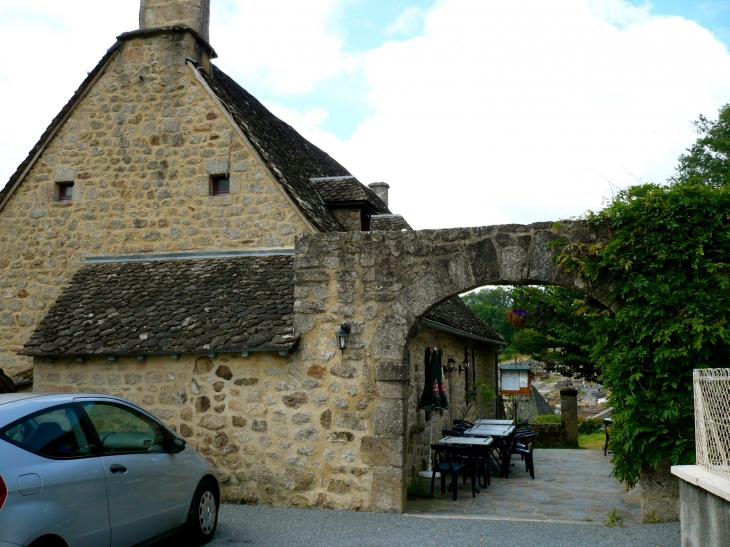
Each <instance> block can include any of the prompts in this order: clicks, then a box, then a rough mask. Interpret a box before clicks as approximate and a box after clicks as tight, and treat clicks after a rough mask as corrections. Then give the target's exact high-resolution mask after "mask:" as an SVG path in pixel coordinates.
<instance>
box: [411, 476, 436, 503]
mask: <svg viewBox="0 0 730 547" xmlns="http://www.w3.org/2000/svg"><path fill="white" fill-rule="evenodd" d="M432 497H433V494H432V493H431V481H430V480H427V479H426V477H420V476H419V477H413V478H412V479H411V480H410V482H409V483H408V499H409V500H420V499H431V498H432Z"/></svg>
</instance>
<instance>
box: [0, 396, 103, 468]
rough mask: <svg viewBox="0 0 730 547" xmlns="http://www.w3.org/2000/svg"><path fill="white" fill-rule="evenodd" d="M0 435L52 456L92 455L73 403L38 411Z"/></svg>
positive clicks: (18, 421)
mask: <svg viewBox="0 0 730 547" xmlns="http://www.w3.org/2000/svg"><path fill="white" fill-rule="evenodd" d="M0 438H4V439H6V440H8V441H11V442H13V443H15V444H17V445H19V446H21V447H23V448H25V449H26V450H30V451H31V452H35V453H36V454H40V455H42V456H48V457H50V458H76V457H80V456H86V455H89V454H91V447H90V446H89V441H88V439H87V437H86V435H85V434H84V431H83V429H82V428H81V424H80V423H79V418H78V416H77V414H76V412H75V410H74V409H73V406H71V405H64V406H59V407H55V408H52V409H48V410H44V411H41V412H36V413H34V414H31V415H30V416H26V417H25V418H21V419H20V420H17V421H15V422H13V423H12V424H10V425H8V426H6V427H5V428H3V429H2V430H0Z"/></svg>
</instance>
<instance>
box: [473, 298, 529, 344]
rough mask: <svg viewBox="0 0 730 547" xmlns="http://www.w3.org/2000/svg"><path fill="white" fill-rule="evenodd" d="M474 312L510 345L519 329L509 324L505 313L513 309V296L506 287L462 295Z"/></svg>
mask: <svg viewBox="0 0 730 547" xmlns="http://www.w3.org/2000/svg"><path fill="white" fill-rule="evenodd" d="M462 299H463V300H464V302H465V303H466V304H467V306H469V307H470V308H471V309H472V311H473V312H474V313H476V314H477V315H478V316H479V317H481V318H482V319H484V321H486V322H487V323H489V324H490V325H491V326H492V328H494V330H496V331H497V332H498V333H499V334H501V335H502V338H504V341H505V342H506V343H507V345H509V344H510V343H511V342H512V337H513V336H514V334H515V333H516V332H517V329H516V328H515V327H513V326H512V325H510V324H509V322H508V321H507V317H506V316H505V313H506V312H507V310H509V309H512V304H513V303H512V296H511V294H510V291H509V290H507V289H505V288H504V287H495V288H491V287H489V288H484V289H480V290H478V291H473V292H470V293H468V294H466V295H464V296H462Z"/></svg>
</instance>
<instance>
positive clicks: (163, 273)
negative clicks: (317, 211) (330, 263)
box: [20, 255, 297, 356]
mask: <svg viewBox="0 0 730 547" xmlns="http://www.w3.org/2000/svg"><path fill="white" fill-rule="evenodd" d="M293 333H294V257H293V256H291V255H273V256H243V257H236V258H205V259H191V260H160V261H137V262H115V263H106V264H89V265H86V266H84V267H83V268H81V269H80V270H79V271H78V272H77V273H76V274H75V275H74V276H73V278H72V279H71V282H70V283H69V284H68V285H67V286H66V288H65V289H64V290H63V292H62V293H61V296H60V297H59V298H58V300H56V302H55V304H54V305H53V306H52V307H51V309H50V311H49V312H48V314H47V315H46V316H45V318H44V319H43V321H41V323H40V325H38V328H37V329H36V330H35V332H34V333H33V335H32V336H31V337H30V339H29V340H28V342H26V344H25V347H24V348H23V350H22V351H21V352H20V353H21V354H22V355H34V356H43V355H69V356H71V355H73V356H83V355H99V354H102V355H108V354H113V355H124V354H135V355H136V354H155V353H192V352H206V351H242V350H254V351H256V350H259V351H260V350H262V349H264V348H265V349H267V350H276V349H278V350H280V351H286V350H288V349H289V348H291V347H292V346H293V345H294V343H295V342H296V340H297V337H296V336H295V335H294V334H293Z"/></svg>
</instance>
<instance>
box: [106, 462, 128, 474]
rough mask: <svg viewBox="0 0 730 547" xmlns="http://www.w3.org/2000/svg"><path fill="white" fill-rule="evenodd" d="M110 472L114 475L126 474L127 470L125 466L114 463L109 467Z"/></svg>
mask: <svg viewBox="0 0 730 547" xmlns="http://www.w3.org/2000/svg"><path fill="white" fill-rule="evenodd" d="M109 471H111V472H112V473H126V472H127V468H126V467H124V466H123V465H119V464H118V463H113V464H111V465H110V466H109Z"/></svg>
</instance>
